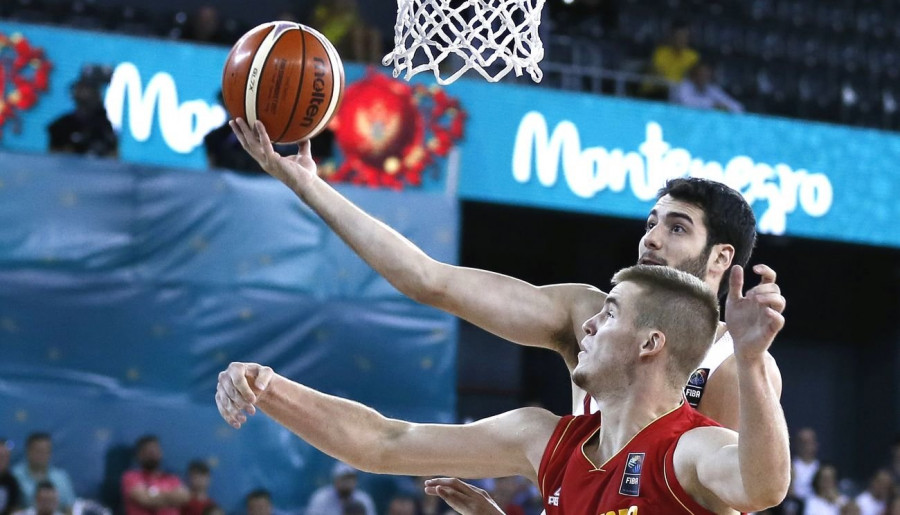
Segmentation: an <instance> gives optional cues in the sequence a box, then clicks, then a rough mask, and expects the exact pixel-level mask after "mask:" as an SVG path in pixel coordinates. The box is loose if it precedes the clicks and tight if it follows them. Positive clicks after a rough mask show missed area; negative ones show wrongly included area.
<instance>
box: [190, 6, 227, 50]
mask: <svg viewBox="0 0 900 515" xmlns="http://www.w3.org/2000/svg"><path fill="white" fill-rule="evenodd" d="M181 38H182V39H188V40H191V41H197V42H200V43H213V44H228V45H230V44H232V43H234V41H232V40H231V39H232V38H231V36H229V35H228V34H227V33H226V32H225V30H224V28H223V25H222V15H221V13H219V9H218V8H216V6H215V5H212V4H206V5H201V6H200V7H198V8H197V9H195V10H194V12H192V13H191V14H190V15H188V17H187V23H186V24H185V27H184V32H182V33H181Z"/></svg>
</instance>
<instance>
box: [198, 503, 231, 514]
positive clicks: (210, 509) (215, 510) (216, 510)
mask: <svg viewBox="0 0 900 515" xmlns="http://www.w3.org/2000/svg"><path fill="white" fill-rule="evenodd" d="M203 515H226V514H225V510H223V509H222V507H221V506H219V505H218V504H212V505H209V506H207V507H206V508H204V509H203Z"/></svg>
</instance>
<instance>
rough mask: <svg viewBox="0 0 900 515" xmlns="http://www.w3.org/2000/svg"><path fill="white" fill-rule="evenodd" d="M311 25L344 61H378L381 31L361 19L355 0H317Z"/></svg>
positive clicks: (381, 52) (382, 54) (375, 62)
mask: <svg viewBox="0 0 900 515" xmlns="http://www.w3.org/2000/svg"><path fill="white" fill-rule="evenodd" d="M310 25H311V26H312V27H314V28H315V29H316V30H318V31H319V32H321V33H322V34H324V35H325V37H326V38H328V41H331V43H332V44H333V45H334V46H335V48H337V51H338V54H340V56H341V59H343V60H344V61H355V62H360V63H371V64H380V63H381V58H382V57H383V56H384V52H383V49H382V41H381V33H380V32H379V31H378V29H376V28H374V27H371V26H369V25H368V24H367V23H366V22H365V20H363V19H362V15H360V13H359V6H358V5H357V3H356V0H319V1H318V2H317V3H316V6H315V7H314V8H313V15H312V22H311V23H310Z"/></svg>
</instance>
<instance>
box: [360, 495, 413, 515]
mask: <svg viewBox="0 0 900 515" xmlns="http://www.w3.org/2000/svg"><path fill="white" fill-rule="evenodd" d="M359 504H362V503H359ZM417 514H418V507H417V506H416V499H415V497H412V496H409V495H404V494H399V495H395V496H394V497H393V498H391V502H390V503H388V509H387V515H417ZM345 515H348V514H345ZM358 515H359V514H358ZM361 515H364V513H363V514H361Z"/></svg>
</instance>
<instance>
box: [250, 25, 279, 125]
mask: <svg viewBox="0 0 900 515" xmlns="http://www.w3.org/2000/svg"><path fill="white" fill-rule="evenodd" d="M276 29H278V24H277V23H276V24H274V25H273V26H272V30H271V31H269V33H268V34H266V37H265V38H263V40H262V41H261V42H260V44H259V47H257V49H256V53H255V54H254V55H253V61H252V62H251V63H250V70H249V71H248V72H247V84H246V85H245V86H244V111H246V115H247V122H248V123H249V124H250V125H253V124H255V123H256V120H257V119H259V116H257V114H258V112H259V88H260V86H261V85H262V77H263V74H264V73H265V71H266V63H267V62H268V61H269V55H270V54H271V53H272V49H273V48H275V44H276V43H278V40H279V39H281V36H282V35H284V33H285V31H280V32H278V33H277V34H276V33H275V32H276ZM273 34H274V35H273ZM270 36H271V37H272V42H271V43H266V40H268V39H269V37H270ZM267 44H268V48H267V49H266V52H265V54H263V53H262V52H260V50H262V49H263V47H264V46H265V45H267ZM260 55H262V56H263V58H262V64H259V78H258V80H257V81H256V94H255V95H253V102H252V103H251V102H249V101H248V98H247V93H248V91H247V86H249V84H250V75H252V74H253V69H254V68H255V67H256V65H257V64H258V63H259V62H260ZM250 107H253V110H252V111H253V117H252V119H251V117H250V111H251V110H250Z"/></svg>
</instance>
